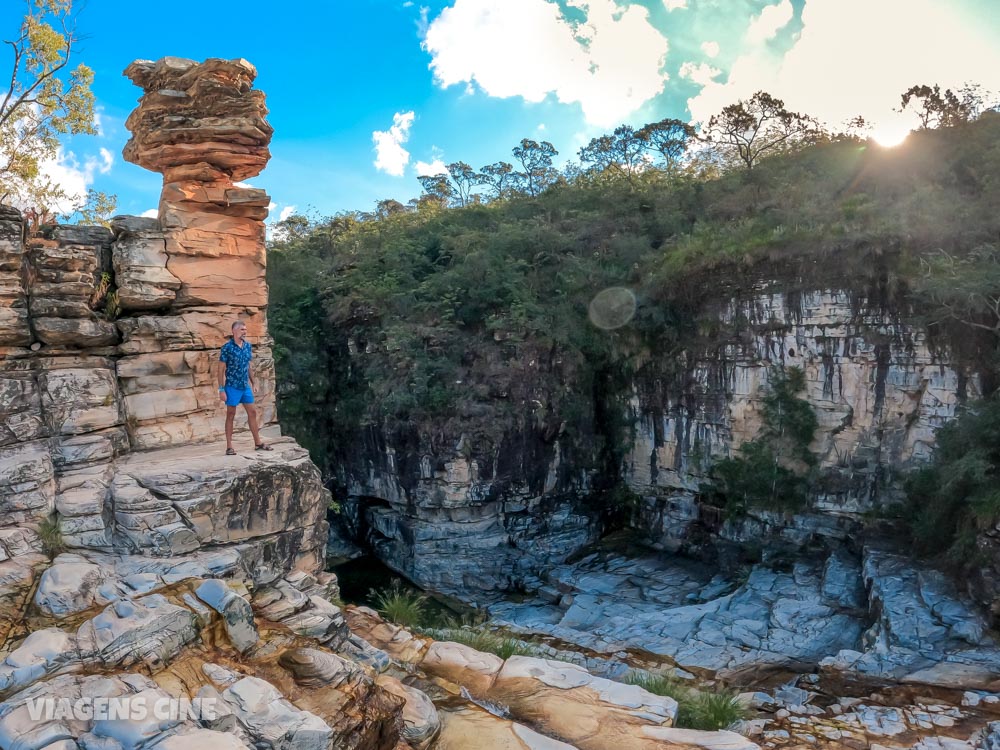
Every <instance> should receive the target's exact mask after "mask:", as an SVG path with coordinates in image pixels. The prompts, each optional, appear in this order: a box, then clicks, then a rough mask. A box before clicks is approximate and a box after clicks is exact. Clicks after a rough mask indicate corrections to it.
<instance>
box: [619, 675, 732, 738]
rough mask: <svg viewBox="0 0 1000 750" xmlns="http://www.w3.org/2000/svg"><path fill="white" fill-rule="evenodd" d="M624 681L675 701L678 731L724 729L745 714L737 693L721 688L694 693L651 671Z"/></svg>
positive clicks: (673, 680)
mask: <svg viewBox="0 0 1000 750" xmlns="http://www.w3.org/2000/svg"><path fill="white" fill-rule="evenodd" d="M626 682H628V683H629V684H630V685H638V686H639V687H641V688H643V689H644V690H647V691H649V692H650V693H653V694H654V695H664V696H667V697H669V698H673V699H674V700H675V701H677V721H676V722H675V724H674V725H675V726H677V727H680V728H682V729H700V730H704V731H717V730H719V729H728V728H730V727H732V726H733V725H734V724H736V723H737V722H739V721H742V720H743V719H745V718H746V717H747V715H748V712H747V709H746V707H745V706H744V705H743V704H742V703H741V702H740V700H739V697H738V695H737V693H736V692H735V691H732V690H728V689H725V688H719V689H717V690H715V691H713V692H708V691H702V690H696V689H694V688H692V687H690V686H688V685H687V684H685V683H684V682H683V681H682V680H680V679H678V678H676V677H671V676H670V675H665V674H658V673H653V672H633V673H632V674H631V675H629V676H628V678H626Z"/></svg>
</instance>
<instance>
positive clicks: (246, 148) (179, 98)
mask: <svg viewBox="0 0 1000 750" xmlns="http://www.w3.org/2000/svg"><path fill="white" fill-rule="evenodd" d="M125 75H126V76H128V78H130V79H131V80H132V82H133V83H135V84H136V85H137V86H139V87H141V88H142V89H143V90H144V91H145V94H144V95H143V96H142V98H141V99H140V100H139V107H138V108H137V109H136V110H135V111H134V112H132V114H131V115H129V118H128V120H127V121H126V123H125V124H126V127H128V129H129V130H131V131H132V139H131V140H130V141H129V142H128V144H127V145H126V146H125V151H124V155H125V158H126V159H127V160H128V161H130V162H133V163H135V164H138V165H139V166H142V167H145V168H146V169H150V170H152V171H154V172H161V173H163V174H164V175H165V176H166V177H167V178H169V179H168V180H167V181H169V182H174V181H177V180H194V181H199V182H207V181H211V180H213V179H219V178H221V179H224V178H225V177H228V178H230V179H234V180H245V179H247V178H248V177H253V176H254V175H257V174H260V172H261V170H262V169H263V168H264V166H265V165H266V164H267V161H268V159H270V157H271V154H270V152H269V151H268V148H267V146H268V144H269V143H270V141H271V134H272V132H273V130H272V128H271V126H270V125H269V124H268V123H267V121H266V120H265V119H264V117H265V116H266V115H267V107H266V106H265V105H264V94H263V92H261V91H255V90H253V89H252V88H251V87H252V85H253V81H254V79H255V78H256V77H257V69H256V68H255V67H254V66H253V65H251V64H250V63H248V62H247V61H246V60H219V59H215V58H213V59H209V60H206V61H205V62H203V63H197V62H195V61H194V60H184V59H181V58H177V57H164V58H163V59H161V60H157V61H156V62H151V61H149V60H136V61H135V62H133V63H132V64H131V65H129V66H128V67H127V68H126V69H125ZM178 168H180V169H178ZM192 168H194V169H192ZM171 169H175V170H178V171H174V172H173V173H172V174H167V173H168V170H171ZM265 205H266V204H265Z"/></svg>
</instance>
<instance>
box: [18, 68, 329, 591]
mask: <svg viewBox="0 0 1000 750" xmlns="http://www.w3.org/2000/svg"><path fill="white" fill-rule="evenodd" d="M126 74H127V75H128V76H129V77H130V78H131V79H132V80H133V81H134V82H135V83H137V84H138V85H139V86H140V87H142V89H143V90H144V92H145V93H144V95H143V96H142V99H141V101H140V104H139V107H138V108H137V109H136V110H135V112H133V114H132V115H131V117H130V118H129V119H128V123H127V124H128V127H129V128H130V129H131V130H132V132H133V138H132V140H131V141H129V143H128V145H127V146H126V148H125V156H126V158H127V159H129V160H130V161H133V162H135V163H138V164H140V165H142V166H144V167H147V168H149V169H152V170H155V171H157V172H161V173H162V174H163V180H164V184H163V193H162V198H161V201H160V206H159V218H158V219H150V218H138V217H117V218H115V219H114V220H113V221H112V222H111V226H110V228H106V227H101V226H97V227H80V226H55V227H50V228H48V229H47V230H46V231H44V232H43V234H42V235H41V236H33V237H28V238H26V236H25V227H24V223H23V222H22V220H21V217H20V215H19V213H18V212H17V211H15V210H13V209H9V208H3V209H0V347H2V349H0V355H2V358H0V596H2V597H3V598H4V599H5V600H6V599H11V598H16V597H17V596H18V595H19V592H24V591H26V590H29V589H30V586H31V582H32V579H33V577H34V574H35V572H36V571H38V570H41V569H42V568H44V567H45V565H46V563H47V555H46V554H45V553H46V552H52V551H53V550H54V549H58V548H60V547H65V548H67V549H69V550H78V551H81V552H83V551H87V552H94V553H112V554H136V555H144V556H157V557H172V556H176V555H187V554H194V553H201V552H206V551H207V552H213V551H216V552H217V551H220V550H225V551H227V552H230V553H231V552H235V553H236V554H237V556H238V557H239V558H240V559H241V561H242V563H241V564H242V565H243V566H244V567H245V569H246V570H248V571H251V572H252V577H254V578H257V579H266V578H268V577H273V576H275V575H279V574H281V573H283V572H287V571H288V570H290V569H292V568H301V569H304V570H310V571H315V570H318V569H320V568H321V566H322V561H323V555H324V552H323V550H324V545H325V542H326V528H327V527H326V521H325V513H326V507H327V503H328V493H327V491H326V490H325V489H324V487H323V485H322V482H321V478H320V474H319V471H318V470H317V468H316V467H315V466H314V465H313V464H312V462H311V461H310V460H309V457H308V455H307V454H306V452H305V451H304V450H302V449H301V448H300V447H298V446H297V445H296V443H295V442H294V441H292V440H290V439H288V438H281V437H279V433H278V431H277V427H276V424H275V422H276V414H275V408H274V367H273V361H272V359H271V354H270V345H271V341H270V339H269V337H268V332H267V321H266V307H267V286H266V284H265V281H264V271H265V247H264V239H265V234H264V233H265V228H264V222H263V220H264V218H265V217H266V215H267V206H268V203H269V199H268V196H267V195H266V193H265V192H264V191H263V190H259V189H254V188H248V187H240V186H237V185H236V184H235V182H236V181H239V180H244V179H247V178H249V177H252V176H254V175H256V174H258V173H259V172H260V170H261V169H263V167H264V165H265V164H266V163H267V159H268V158H269V152H268V142H269V140H270V136H271V128H270V126H269V125H268V124H267V122H266V120H265V119H264V117H265V115H266V113H267V110H266V108H265V107H264V96H263V94H262V93H261V92H259V91H255V90H253V88H252V83H253V79H254V77H255V76H256V71H255V69H254V68H253V66H252V65H250V64H249V63H247V62H246V61H243V60H235V61H223V60H209V61H207V62H205V63H204V64H197V63H194V62H192V61H189V60H180V59H177V58H165V59H163V60H160V61H158V62H156V63H152V62H145V61H138V62H136V63H133V64H132V65H130V66H129V68H128V70H127V71H126ZM237 319H239V320H243V321H245V322H246V324H247V327H248V331H249V339H250V341H251V342H252V343H253V345H254V355H255V356H254V361H253V368H254V373H255V380H256V383H257V389H256V399H257V408H258V410H259V414H260V417H261V422H262V424H264V425H270V426H269V427H267V428H266V432H267V434H268V435H269V440H273V442H274V450H273V451H270V452H259V453H254V451H253V447H252V444H251V441H250V437H249V435H247V434H246V433H245V432H241V433H240V434H238V435H237V441H236V442H237V445H238V447H239V449H240V450H239V453H240V455H238V456H236V457H227V456H225V455H224V451H225V446H224V444H223V443H221V442H219V440H220V438H221V437H222V435H223V426H224V416H225V409H224V407H223V406H222V405H221V404H220V401H219V394H218V390H217V387H218V386H217V380H216V370H215V368H216V366H217V361H218V352H219V348H220V347H221V346H222V344H223V343H224V342H225V341H226V339H227V337H228V336H229V333H230V327H231V324H232V322H233V321H235V320H237ZM237 424H238V426H242V429H243V430H245V417H243V416H242V414H241V415H240V416H239V417H238V418H237Z"/></svg>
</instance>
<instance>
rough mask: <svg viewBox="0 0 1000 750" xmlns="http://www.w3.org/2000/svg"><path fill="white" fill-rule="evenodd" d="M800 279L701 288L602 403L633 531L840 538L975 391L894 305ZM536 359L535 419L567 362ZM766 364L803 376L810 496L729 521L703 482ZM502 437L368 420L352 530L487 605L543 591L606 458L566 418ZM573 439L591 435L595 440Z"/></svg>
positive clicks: (730, 450) (895, 486) (552, 407)
mask: <svg viewBox="0 0 1000 750" xmlns="http://www.w3.org/2000/svg"><path fill="white" fill-rule="evenodd" d="M813 283H814V284H815V282H813ZM801 286H802V282H801V281H800V280H797V279H772V280H770V281H769V282H768V283H764V282H762V283H761V284H759V285H758V286H757V287H755V288H754V289H753V290H752V291H750V292H747V293H746V294H743V295H736V296H733V297H732V298H731V299H719V298H718V296H717V295H715V296H713V295H712V294H706V295H705V299H704V309H703V310H701V311H700V318H699V319H700V320H702V321H703V322H702V324H701V325H702V327H703V328H704V329H705V331H704V332H702V333H699V334H698V335H697V336H695V337H694V338H693V339H692V340H691V341H690V342H688V347H687V349H686V350H685V351H684V352H683V353H682V354H680V355H678V356H671V357H670V358H663V359H660V358H658V357H657V356H656V355H655V353H649V354H648V355H644V357H643V363H642V364H641V366H637V367H636V368H635V375H634V377H633V380H632V382H631V383H630V384H629V387H628V389H627V394H628V396H629V398H627V399H625V400H624V401H623V402H622V403H620V404H615V403H614V402H612V406H614V407H615V408H617V409H619V413H618V414H617V417H616V418H617V419H620V420H621V421H622V422H623V423H624V424H625V425H628V426H629V427H630V429H627V430H623V435H624V443H623V445H622V449H623V453H624V456H623V461H622V465H621V479H622V484H623V485H624V486H625V487H627V488H628V489H629V490H630V491H631V492H633V493H635V495H636V496H637V502H636V506H635V508H633V509H632V513H631V515H632V518H631V521H630V522H631V526H632V528H633V530H634V531H635V532H637V534H638V535H639V536H642V537H645V538H646V539H647V540H649V541H650V542H651V543H653V544H655V545H656V546H658V547H661V548H664V549H669V550H676V549H678V548H681V547H684V546H685V545H686V544H687V543H688V539H689V537H691V536H693V534H692V532H696V531H698V530H700V529H701V530H703V529H704V527H705V526H706V525H708V526H709V527H710V529H711V531H712V533H713V534H716V535H717V536H718V537H721V538H722V539H724V540H731V541H736V542H757V543H763V542H764V540H765V539H768V538H777V539H780V540H781V541H782V542H783V543H787V544H789V545H803V544H806V543H810V542H813V541H816V540H825V541H826V542H832V543H838V542H840V541H842V540H844V539H847V538H849V537H850V536H852V534H854V532H856V531H857V530H858V529H859V527H860V526H861V524H862V521H863V519H864V518H865V514H866V513H870V512H872V511H874V510H876V509H878V508H880V507H883V506H885V505H888V504H891V503H892V502H894V501H896V500H898V499H899V479H900V476H901V474H902V472H903V471H904V470H906V469H907V468H910V467H912V466H914V465H916V464H917V463H919V462H920V461H923V460H926V459H927V458H928V457H929V456H930V454H931V451H932V449H933V446H934V441H935V432H936V431H937V430H938V429H939V428H940V427H941V426H943V425H944V424H946V423H947V422H948V421H949V420H951V419H952V418H953V417H954V416H955V414H956V410H957V408H958V407H959V405H960V404H961V403H962V402H963V401H964V400H965V399H967V398H974V397H975V396H976V395H977V394H978V393H979V384H978V380H977V377H976V376H975V373H974V372H972V371H971V370H970V369H969V368H968V367H966V366H964V365H963V364H962V362H961V361H960V360H959V358H958V357H957V356H956V355H955V354H954V353H952V352H951V351H950V350H949V349H948V347H946V346H944V345H943V343H942V342H934V341H932V340H931V339H930V338H929V336H928V333H927V331H926V329H925V328H923V327H922V325H921V324H920V323H919V321H918V320H916V319H915V318H914V316H913V315H912V314H910V313H909V312H908V311H907V310H906V309H904V308H903V307H899V309H897V308H895V307H893V306H891V305H889V304H887V303H884V302H881V301H879V300H877V299H875V298H874V297H872V298H868V297H865V296H864V295H863V294H860V293H857V292H854V291H852V290H850V289H849V288H848V287H846V286H844V287H843V288H812V289H806V290H804V291H803V290H802V289H801ZM788 288H795V289H797V291H796V292H795V293H794V294H793V293H791V292H789V291H787V289H788ZM895 304H897V305H902V304H903V303H900V302H899V301H897V302H896V303H895ZM359 356H360V355H359ZM538 360H539V361H538V367H537V368H535V369H534V370H533V371H526V372H525V373H524V381H525V382H524V383H521V384H519V385H513V384H512V385H511V388H512V389H514V388H515V387H516V388H519V389H520V390H518V391H517V398H515V397H514V396H513V395H511V396H510V400H512V401H514V402H515V403H518V404H522V405H523V408H524V410H525V411H526V412H527V413H528V414H531V413H532V411H531V410H535V409H536V406H537V412H538V413H541V414H548V413H550V412H557V411H558V410H557V406H558V404H557V402H556V400H555V399H556V397H555V396H554V395H553V394H552V393H551V392H550V391H551V390H552V389H553V388H555V385H554V384H559V383H561V382H563V381H562V379H561V378H562V377H563V375H564V374H562V373H559V372H558V371H553V370H551V369H550V368H546V367H543V365H542V358H541V357H539V358H538ZM532 361H533V362H534V359H533V360H532ZM775 367H785V368H788V367H798V368H801V369H802V370H803V372H804V374H805V380H806V388H805V391H804V392H803V393H802V394H801V396H802V398H804V399H806V400H807V401H808V402H809V404H810V405H811V406H812V407H813V410H814V411H815V413H816V416H817V419H818V422H819V428H818V429H817V431H816V435H815V439H814V441H813V444H812V445H811V446H810V448H811V450H812V452H813V453H814V455H815V456H816V457H817V463H818V469H819V473H820V475H821V476H820V481H818V482H817V487H818V490H817V492H816V493H815V494H814V496H813V497H812V498H811V499H810V504H809V507H808V508H806V509H804V510H803V511H801V512H797V513H794V514H786V513H773V512H772V513H769V512H766V511H762V512H753V511H752V512H751V513H750V514H749V517H748V518H746V519H744V520H742V521H740V522H739V523H736V522H729V523H726V524H724V525H722V524H720V523H717V522H716V518H715V517H714V516H712V515H711V514H706V515H707V516H708V518H707V519H702V518H701V513H702V509H701V507H700V505H699V503H698V498H697V494H698V489H699V486H700V485H701V484H702V483H703V482H705V481H706V479H707V478H708V472H709V469H710V467H711V465H712V462H713V461H714V460H716V459H718V458H720V457H723V456H730V455H733V454H734V453H735V452H736V450H737V449H738V448H739V446H740V445H742V444H743V443H744V442H746V441H747V440H751V439H753V438H755V437H757V436H758V434H759V433H760V431H761V429H762V427H763V424H762V411H763V400H764V398H765V397H766V396H767V393H768V389H767V384H768V379H769V377H770V375H771V372H772V369H773V368H775ZM470 377H471V376H470ZM474 385H475V384H470V385H469V388H470V391H472V392H475V389H474ZM518 399H519V400H518ZM532 399H541V401H540V402H539V403H538V404H536V403H535V401H533V400H532ZM497 403H500V402H499V401H498V400H496V399H493V400H491V399H490V398H485V397H484V398H482V399H481V400H480V402H479V403H478V404H477V406H478V407H479V408H480V410H481V411H485V412H489V410H490V409H494V408H497V409H499V407H497V406H496V404H497ZM609 408H610V407H609ZM498 419H500V418H498ZM525 419H528V418H527V417H526V418H525ZM501 421H502V419H501ZM529 421H530V420H529ZM449 424H452V423H449ZM457 429H462V425H461V423H460V424H459V428H457ZM595 430H596V428H595ZM495 431H496V432H497V433H498V434H505V435H507V436H508V440H507V442H505V443H503V444H502V445H497V446H495V450H494V452H493V453H492V454H488V455H480V454H476V453H474V452H472V451H470V449H469V441H468V440H467V438H466V437H465V436H464V435H463V434H461V433H460V432H458V431H455V432H453V433H448V434H445V435H437V434H436V433H435V436H434V438H433V440H432V439H430V438H429V437H427V436H425V437H423V438H421V437H420V436H419V435H409V434H407V435H404V436H403V437H400V436H398V435H388V434H387V435H383V434H380V433H378V432H377V431H375V430H370V431H368V432H366V433H365V435H363V436H362V439H360V440H357V441H355V442H354V443H353V444H352V445H353V448H352V449H351V450H350V451H348V452H347V454H346V457H345V458H344V460H343V464H342V465H341V469H342V472H343V475H344V484H345V487H344V489H345V490H346V492H347V493H348V494H349V495H351V496H353V499H352V500H351V501H350V502H348V503H347V505H346V515H347V516H349V517H350V518H351V522H350V523H349V524H348V527H349V528H348V530H349V532H353V533H354V534H355V536H360V537H362V538H363V540H364V541H365V542H367V543H368V544H369V545H370V546H371V547H372V548H373V549H374V551H375V552H376V554H377V555H378V556H379V557H380V558H381V559H382V560H384V561H385V562H386V563H387V564H388V565H389V566H390V567H393V568H395V569H396V570H399V571H400V572H402V573H403V574H405V575H406V576H407V577H409V578H410V579H412V580H414V581H416V582H417V583H419V584H420V585H421V586H425V587H427V588H430V589H433V590H435V591H440V592H443V593H446V594H449V595H452V596H457V597H460V598H464V599H467V600H474V601H478V602H482V601H488V600H491V599H493V598H495V597H496V595H497V593H498V592H499V591H502V590H514V591H520V590H528V591H535V590H537V589H538V588H539V587H540V586H541V585H542V578H543V577H544V576H543V575H542V574H543V573H544V571H546V570H548V569H549V568H551V567H552V566H553V565H557V564H559V563H561V562H562V561H563V560H565V559H566V558H567V557H568V556H570V555H571V554H572V553H573V552H574V551H576V550H579V549H582V548H583V547H585V546H586V545H587V544H589V543H591V542H592V541H593V540H594V538H595V536H596V534H597V533H598V532H599V529H598V524H597V520H596V518H595V513H594V507H593V503H590V504H589V505H588V503H587V502H586V498H587V496H588V494H590V492H591V490H592V487H593V485H594V483H595V481H594V480H595V479H596V478H598V477H599V475H601V472H602V471H603V472H604V473H605V474H606V473H607V467H606V466H605V467H602V466H599V465H597V464H595V462H594V457H593V455H591V454H588V453H587V451H586V449H585V448H581V446H580V445H572V446H571V445H570V444H569V440H570V439H571V438H572V436H567V435H563V434H561V433H560V431H559V429H558V425H556V426H555V427H552V426H551V425H548V424H543V425H541V426H538V425H536V426H535V427H523V426H521V425H515V424H513V423H507V422H504V423H503V424H500V425H498V426H497V427H496V430H495ZM577 437H578V438H579V442H581V443H583V444H585V445H586V444H589V445H591V446H593V445H597V444H599V443H600V441H601V439H602V438H601V437H600V436H598V435H596V434H593V435H590V434H586V435H581V436H577ZM487 550H488V552H487ZM456 559H460V560H461V561H462V562H461V564H456V563H455V561H456Z"/></svg>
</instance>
